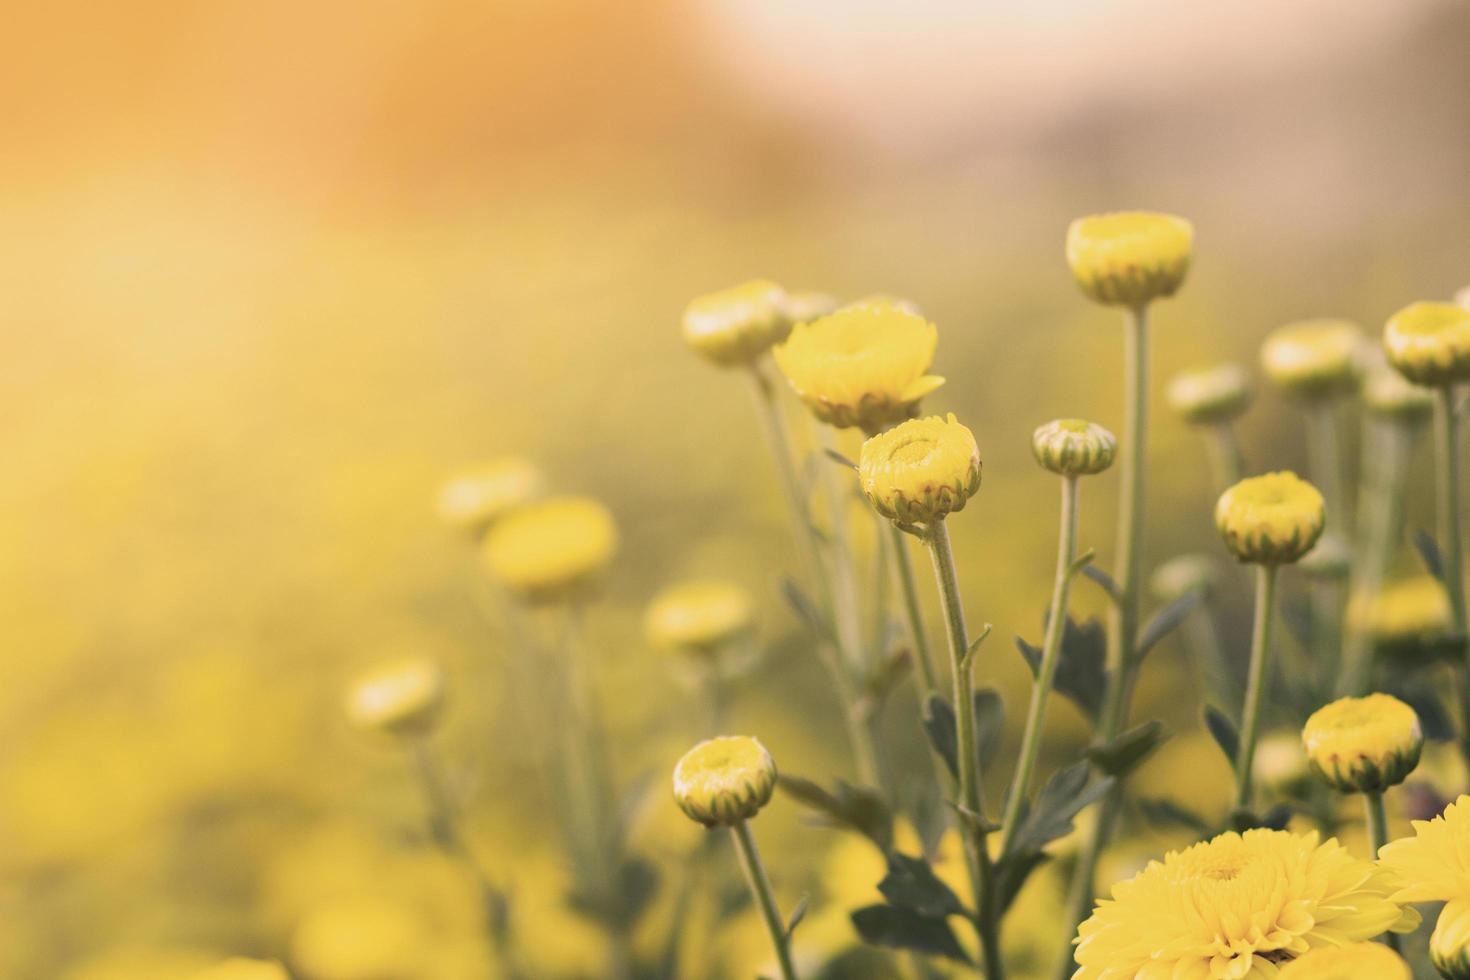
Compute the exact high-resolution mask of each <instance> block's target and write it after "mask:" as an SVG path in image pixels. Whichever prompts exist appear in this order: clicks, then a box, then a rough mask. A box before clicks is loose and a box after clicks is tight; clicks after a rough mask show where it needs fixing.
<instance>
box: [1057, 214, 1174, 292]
mask: <svg viewBox="0 0 1470 980" xmlns="http://www.w3.org/2000/svg"><path fill="white" fill-rule="evenodd" d="M1193 247H1194V226H1193V225H1191V224H1190V223H1189V222H1188V221H1186V220H1184V219H1183V218H1176V217H1174V216H1173V215H1170V214H1155V213H1152V212H1147V211H1117V212H1113V213H1111V214H1095V215H1091V216H1089V217H1086V218H1078V219H1077V220H1076V221H1073V222H1072V225H1071V227H1069V228H1068V229H1067V264H1068V265H1070V266H1071V267H1072V276H1073V277H1074V278H1075V279H1076V280H1077V285H1079V286H1081V287H1082V291H1083V292H1084V293H1086V294H1087V295H1088V296H1089V297H1091V298H1092V299H1093V300H1095V301H1096V302H1098V303H1103V304H1106V305H1109V306H1142V305H1144V304H1145V303H1150V302H1152V301H1154V300H1156V299H1161V298H1163V297H1166V296H1173V295H1174V293H1175V292H1177V291H1178V289H1179V286H1180V285H1181V284H1182V283H1183V282H1184V276H1185V273H1187V272H1188V271H1189V260H1190V253H1191V250H1192V248H1193Z"/></svg>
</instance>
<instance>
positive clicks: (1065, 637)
mask: <svg viewBox="0 0 1470 980" xmlns="http://www.w3.org/2000/svg"><path fill="white" fill-rule="evenodd" d="M1016 649H1017V650H1019V651H1020V652H1021V656H1022V657H1023V658H1024V659H1025V661H1026V663H1027V664H1028V665H1029V666H1030V667H1031V676H1032V677H1033V678H1035V677H1037V676H1039V674H1040V671H1041V650H1040V648H1038V647H1034V646H1032V645H1031V644H1029V643H1027V642H1026V641H1025V640H1023V639H1021V638H1020V637H1019V636H1018V637H1016ZM1107 655H1108V641H1107V631H1106V630H1105V629H1104V628H1103V624H1102V622H1101V621H1100V620H1098V619H1096V618H1095V617H1094V618H1092V619H1089V620H1087V621H1086V622H1085V623H1081V624H1079V623H1078V622H1077V621H1076V620H1074V619H1072V618H1071V617H1068V618H1067V622H1066V625H1065V626H1064V627H1063V628H1062V649H1061V652H1060V654H1059V655H1058V660H1057V673H1056V677H1055V678H1054V679H1053V681H1052V690H1054V691H1056V692H1057V693H1058V694H1060V695H1062V696H1063V697H1065V698H1066V699H1067V700H1069V701H1071V702H1072V703H1073V704H1075V705H1077V707H1079V708H1081V709H1082V713H1083V714H1085V715H1087V717H1088V718H1090V719H1092V720H1093V721H1094V722H1095V721H1097V718H1098V715H1099V714H1100V713H1101V711H1102V697H1103V690H1104V689H1105V688H1106V687H1107V671H1106V666H1105V665H1106V663H1107Z"/></svg>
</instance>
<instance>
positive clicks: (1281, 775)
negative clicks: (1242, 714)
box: [1251, 731, 1309, 794]
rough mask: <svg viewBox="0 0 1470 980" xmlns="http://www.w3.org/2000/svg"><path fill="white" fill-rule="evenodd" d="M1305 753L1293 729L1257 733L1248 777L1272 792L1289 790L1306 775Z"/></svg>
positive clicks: (1298, 783)
mask: <svg viewBox="0 0 1470 980" xmlns="http://www.w3.org/2000/svg"><path fill="white" fill-rule="evenodd" d="M1308 774H1309V771H1308V768H1307V753H1306V751H1305V750H1304V749H1303V748H1302V739H1301V735H1300V734H1298V733H1297V732H1288V731H1280V732H1268V733H1267V734H1265V735H1262V736H1261V741H1260V744H1258V745H1257V746H1256V755H1255V758H1254V759H1253V760H1251V778H1252V779H1253V780H1254V781H1255V782H1256V784H1257V785H1259V786H1262V787H1264V788H1266V789H1269V790H1272V791H1273V792H1276V793H1288V794H1289V793H1291V792H1292V791H1293V790H1295V789H1296V788H1297V787H1299V786H1300V785H1301V784H1302V782H1303V781H1304V780H1305V779H1306V778H1307V776H1308Z"/></svg>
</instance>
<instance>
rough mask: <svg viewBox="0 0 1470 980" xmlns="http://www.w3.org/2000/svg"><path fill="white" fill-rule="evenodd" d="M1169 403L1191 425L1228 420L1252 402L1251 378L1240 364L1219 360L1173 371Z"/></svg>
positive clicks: (1210, 423) (1211, 423) (1212, 423)
mask: <svg viewBox="0 0 1470 980" xmlns="http://www.w3.org/2000/svg"><path fill="white" fill-rule="evenodd" d="M1168 397H1169V405H1170V406H1171V407H1172V408H1173V409H1174V411H1176V412H1178V413H1179V416H1180V418H1182V419H1184V421H1186V422H1188V423H1189V424H1191V425H1214V424H1217V423H1220V422H1229V421H1230V420H1231V419H1233V418H1236V417H1237V416H1239V415H1240V414H1241V413H1242V412H1244V411H1245V410H1246V408H1247V407H1248V406H1249V405H1250V401H1251V379H1250V375H1249V374H1248V373H1246V370H1245V368H1243V367H1241V366H1240V365H1239V364H1218V365H1216V366H1214V367H1207V368H1196V369H1194V370H1191V371H1184V372H1181V373H1179V374H1176V375H1174V377H1173V379H1172V380H1170V382H1169V390H1168Z"/></svg>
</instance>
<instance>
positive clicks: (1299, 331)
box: [1261, 319, 1366, 399]
mask: <svg viewBox="0 0 1470 980" xmlns="http://www.w3.org/2000/svg"><path fill="white" fill-rule="evenodd" d="M1365 345H1366V338H1365V335H1364V334H1363V329H1362V328H1361V327H1359V326H1358V325H1357V324H1356V323H1353V322H1352V321H1350V320H1329V319H1322V320H1301V321H1298V322H1296V323H1288V324H1287V325H1286V326H1284V327H1278V328H1276V329H1275V330H1273V331H1271V333H1270V335H1269V336H1267V337H1266V342H1265V343H1264V344H1263V345H1261V366H1262V367H1263V368H1264V369H1265V371H1266V377H1268V378H1270V379H1271V380H1272V381H1273V382H1274V383H1275V384H1276V385H1277V386H1279V387H1280V388H1281V389H1282V390H1283V391H1285V392H1286V393H1287V394H1289V395H1294V396H1296V397H1298V398H1307V399H1312V398H1327V397H1330V396H1332V395H1339V394H1343V393H1346V392H1350V391H1352V390H1354V389H1355V388H1356V387H1357V385H1358V378H1359V377H1361V376H1362V369H1363V352H1364V348H1365Z"/></svg>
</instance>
